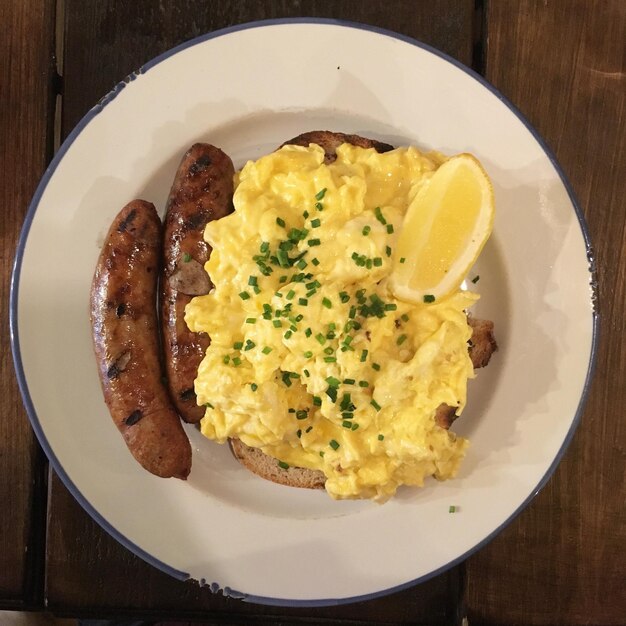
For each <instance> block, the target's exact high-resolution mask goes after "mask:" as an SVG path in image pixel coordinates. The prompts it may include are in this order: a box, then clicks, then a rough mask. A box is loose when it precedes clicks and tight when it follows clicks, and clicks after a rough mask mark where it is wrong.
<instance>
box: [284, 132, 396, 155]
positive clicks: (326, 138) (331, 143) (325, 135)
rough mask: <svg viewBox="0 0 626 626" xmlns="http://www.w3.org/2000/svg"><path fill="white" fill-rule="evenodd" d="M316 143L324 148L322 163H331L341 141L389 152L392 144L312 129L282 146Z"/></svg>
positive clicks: (305, 145) (306, 145)
mask: <svg viewBox="0 0 626 626" xmlns="http://www.w3.org/2000/svg"><path fill="white" fill-rule="evenodd" d="M312 143H314V144H317V145H318V146H320V147H321V148H323V149H324V153H325V156H324V163H332V162H333V161H335V160H336V159H337V148H338V147H339V146H340V145H341V144H343V143H350V144H352V145H353V146H359V147H360V148H374V149H375V150H376V152H389V150H393V146H392V145H390V144H388V143H384V142H382V141H376V140H375V139H367V138H366V137H360V136H359V135H347V134H345V133H335V132H332V131H330V130H313V131H311V132H308V133H302V134H301V135H298V136H297V137H294V138H293V139H290V140H289V141H285V143H284V144H282V146H280V147H281V148H282V147H283V146H304V147H305V148H306V147H308V146H309V144H312Z"/></svg>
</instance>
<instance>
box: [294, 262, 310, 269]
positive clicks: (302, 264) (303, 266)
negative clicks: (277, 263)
mask: <svg viewBox="0 0 626 626" xmlns="http://www.w3.org/2000/svg"><path fill="white" fill-rule="evenodd" d="M307 265H308V263H307V262H306V261H305V260H304V259H300V260H299V261H298V262H297V263H296V267H297V268H298V269H299V270H303V269H304V268H305V267H306V266H307Z"/></svg>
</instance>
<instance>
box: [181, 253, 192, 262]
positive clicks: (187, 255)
mask: <svg viewBox="0 0 626 626" xmlns="http://www.w3.org/2000/svg"><path fill="white" fill-rule="evenodd" d="M189 261H191V254H189V252H185V254H183V263H189Z"/></svg>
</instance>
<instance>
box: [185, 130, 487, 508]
mask: <svg viewBox="0 0 626 626" xmlns="http://www.w3.org/2000/svg"><path fill="white" fill-rule="evenodd" d="M312 135H314V136H315V140H316V141H315V143H311V141H312V139H311V136H312ZM347 137H350V139H349V140H347V142H346V139H345V138H346V136H345V135H340V134H332V133H326V132H323V133H319V132H318V133H314V134H307V135H305V136H304V139H300V140H298V138H296V140H293V141H291V142H288V145H284V146H283V147H281V148H280V149H279V150H277V151H276V152H274V153H272V154H269V155H266V156H264V157H262V158H261V159H259V160H258V161H256V162H249V163H247V164H246V165H245V167H244V168H243V169H242V171H241V172H239V173H238V174H237V177H236V185H235V192H234V206H235V211H234V213H232V214H231V215H229V216H226V217H224V218H223V219H220V220H218V221H212V222H209V223H208V224H207V227H206V230H205V239H206V241H207V242H208V243H209V245H210V246H211V247H212V248H213V252H212V254H211V257H210V259H209V261H208V262H207V264H206V269H207V272H208V274H209V275H210V277H211V280H212V282H213V283H214V285H215V288H214V289H213V290H212V291H211V292H210V293H208V294H206V295H202V296H197V297H195V298H193V299H192V300H191V302H190V303H189V304H188V305H187V307H186V315H185V319H186V322H187V324H188V325H189V328H190V330H191V331H193V332H204V333H207V334H208V335H209V336H210V337H211V345H210V346H209V348H208V349H207V351H206V355H205V357H204V359H203V360H202V362H201V364H200V366H199V369H198V375H197V378H196V381H195V392H196V394H197V397H198V402H199V403H200V404H203V405H204V408H205V410H206V414H205V416H204V418H203V420H202V422H201V429H202V432H203V434H204V435H205V436H207V437H209V438H211V439H214V440H216V441H218V442H221V443H224V442H226V441H228V440H229V439H231V440H232V442H231V446H232V448H233V451H234V453H235V455H236V456H237V457H238V458H239V459H240V460H241V461H242V462H243V463H244V464H245V465H246V466H247V467H250V468H251V469H252V470H253V471H256V472H258V473H259V474H261V475H264V476H265V477H268V478H270V479H272V480H275V481H277V482H283V483H285V484H293V485H298V486H308V487H319V486H320V485H321V484H324V486H325V488H326V490H327V491H328V493H329V494H330V495H331V496H333V497H335V498H355V497H368V498H373V499H376V500H379V501H384V500H385V499H387V498H388V497H390V496H392V495H393V494H394V493H395V491H396V489H397V488H398V486H400V485H401V484H407V485H421V484H423V481H424V479H425V478H426V477H427V476H435V477H436V478H439V479H446V478H450V477H452V476H454V475H455V474H456V471H457V468H458V466H459V463H460V461H461V459H462V457H463V455H464V452H465V449H466V447H467V441H466V440H465V439H463V438H462V437H456V436H455V435H454V434H453V433H452V432H450V431H449V430H447V429H448V428H449V426H450V423H451V422H452V420H453V419H454V417H455V416H456V415H458V414H459V413H460V412H461V410H462V409H463V407H464V405H465V399H466V384H467V380H468V379H469V378H471V377H473V375H474V365H473V363H472V357H474V356H475V358H476V360H475V362H474V363H475V364H476V365H478V363H480V364H486V361H488V358H489V356H490V354H491V352H492V351H493V349H495V342H494V340H493V334H492V325H491V324H490V322H478V321H476V322H475V323H473V325H474V328H472V325H470V323H469V322H468V316H467V313H466V311H467V310H468V309H469V308H470V307H471V305H472V304H473V303H474V302H475V301H476V300H477V298H478V296H477V295H475V294H473V293H471V292H469V291H465V290H461V289H460V288H459V285H460V283H461V281H462V280H463V278H464V276H462V275H459V276H456V277H454V279H453V280H451V281H448V284H447V287H445V289H443V290H442V289H440V290H439V291H436V290H435V288H437V287H438V286H439V283H436V282H432V281H433V280H435V281H436V279H437V277H438V276H439V274H438V272H440V270H441V267H435V268H434V269H432V271H431V270H429V271H428V272H427V277H426V278H427V279H428V280H430V281H431V284H432V286H433V291H434V292H435V293H437V296H435V295H434V294H433V293H423V292H422V290H423V285H422V284H421V283H420V280H421V278H422V277H421V275H419V274H418V275H417V276H414V275H413V274H412V273H411V272H408V273H407V268H406V267H404V266H405V264H406V261H407V259H406V256H402V255H400V254H399V253H398V247H399V242H401V241H402V237H403V234H402V232H401V231H402V230H403V228H404V226H405V222H406V220H405V217H406V216H408V215H409V214H410V212H411V209H412V207H414V205H415V204H419V203H420V202H421V201H423V198H424V196H425V195H428V194H432V193H433V192H434V191H437V189H438V187H441V185H442V179H446V180H444V181H443V182H444V183H445V184H446V185H447V187H446V188H448V189H453V188H454V187H455V184H456V183H457V182H458V179H459V177H461V178H463V177H465V178H464V182H463V184H464V185H466V186H468V188H469V189H470V190H472V193H470V194H469V196H468V197H467V198H464V197H461V198H460V202H461V203H465V205H466V206H465V208H466V209H467V211H469V214H470V218H469V219H467V220H465V221H463V220H461V222H462V223H461V225H460V226H459V227H458V228H453V229H452V231H453V234H454V237H453V238H452V241H449V240H446V237H445V235H443V234H441V233H439V232H438V230H437V229H438V228H439V226H441V224H442V223H443V222H442V220H443V221H445V219H449V218H450V216H453V217H454V216H455V215H457V213H455V211H454V209H453V208H451V207H450V206H449V205H450V203H452V202H457V201H459V198H458V195H457V194H456V192H455V193H454V194H452V195H450V194H447V195H446V193H445V189H443V192H442V195H441V194H440V197H439V196H438V202H439V208H438V209H437V210H436V211H434V212H433V215H432V216H431V217H432V219H431V222H430V226H433V225H434V226H435V228H434V231H436V232H435V233H434V235H432V236H431V239H432V240H433V241H437V240H438V241H440V242H442V243H443V244H446V245H448V244H451V246H448V247H447V248H446V252H443V253H442V254H443V256H444V257H445V256H446V253H447V252H448V251H449V250H451V251H452V252H451V253H450V254H449V255H448V256H449V260H450V261H455V260H456V258H457V257H459V256H462V255H463V254H465V255H466V257H467V248H468V247H471V242H469V243H468V239H467V238H468V237H469V238H470V239H471V238H480V239H481V242H479V244H480V245H478V246H475V249H474V250H473V252H471V253H470V254H474V255H477V254H478V252H479V251H480V247H482V243H484V240H485V239H486V238H487V237H488V235H489V232H490V230H491V224H492V215H493V198H492V195H491V187H490V185H489V183H488V179H486V175H485V174H484V172H483V171H482V169H481V168H473V167H472V166H468V165H467V163H466V161H467V159H468V158H471V157H467V156H466V155H461V156H459V157H453V158H452V159H449V160H448V159H447V158H446V157H444V156H443V155H441V154H438V153H428V154H424V153H421V152H420V151H418V150H417V149H415V148H412V147H409V148H399V149H395V150H393V149H391V146H387V145H386V144H375V145H373V144H372V143H371V142H370V143H366V144H365V146H364V147H359V146H358V145H353V144H355V143H358V142H357V141H356V140H355V139H354V136H347ZM359 141H363V142H367V141H368V140H361V139H360V138H359ZM298 143H300V144H304V145H294V144H298ZM320 146H322V147H320ZM377 150H380V152H378V151H377ZM454 159H456V161H454ZM444 163H445V164H447V165H446V166H445V167H442V166H443V165H444ZM468 170H469V174H468ZM437 172H440V174H439V175H437ZM481 177H482V178H481ZM485 180H486V184H485ZM476 189H477V190H478V193H474V190H476ZM435 195H437V194H435ZM477 224H479V227H477V226H476V225H477ZM427 226H428V225H427ZM464 237H465V239H464ZM421 243H423V242H421V241H417V242H416V245H417V244H420V245H421ZM426 243H428V242H426ZM427 247H428V246H426V248H427ZM407 256H408V254H407ZM465 260H467V258H466V259H465ZM450 267H452V268H453V269H454V270H455V271H456V272H457V273H458V272H459V271H460V270H459V267H460V266H458V265H457V266H452V265H451V266H450ZM464 267H465V266H464V265H463V268H464ZM444 269H446V268H444ZM412 270H415V268H412ZM444 274H445V272H444ZM444 278H445V277H444ZM444 278H442V277H441V276H440V282H441V280H444ZM445 280H447V278H445ZM398 285H401V286H403V287H404V290H402V289H398ZM446 289H447V291H446ZM415 294H422V295H421V299H417V298H416V297H415ZM470 340H471V341H475V342H476V344H479V345H477V347H478V348H479V349H475V347H474V346H472V347H471V348H470V350H472V351H473V354H472V357H470V352H469V351H468V342H469V341H470ZM479 357H480V358H479ZM249 448H252V450H250V449H249ZM272 465H273V468H272ZM294 468H297V469H294Z"/></svg>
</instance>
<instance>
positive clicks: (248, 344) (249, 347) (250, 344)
mask: <svg viewBox="0 0 626 626" xmlns="http://www.w3.org/2000/svg"><path fill="white" fill-rule="evenodd" d="M255 346H256V343H254V341H250V339H246V347H245V348H244V349H243V351H244V352H247V351H248V350H252V348H254V347H255Z"/></svg>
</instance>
